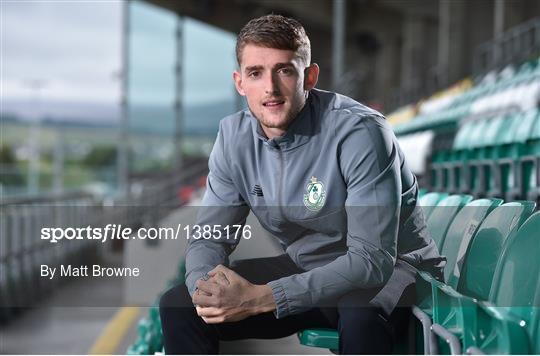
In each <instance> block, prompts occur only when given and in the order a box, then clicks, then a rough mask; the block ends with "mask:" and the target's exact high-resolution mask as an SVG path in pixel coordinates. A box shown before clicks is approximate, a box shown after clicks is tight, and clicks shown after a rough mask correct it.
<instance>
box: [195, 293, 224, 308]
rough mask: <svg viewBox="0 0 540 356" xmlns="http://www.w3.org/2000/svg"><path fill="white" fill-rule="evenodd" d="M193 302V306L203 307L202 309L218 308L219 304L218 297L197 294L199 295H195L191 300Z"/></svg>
mask: <svg viewBox="0 0 540 356" xmlns="http://www.w3.org/2000/svg"><path fill="white" fill-rule="evenodd" d="M191 301H192V302H193V304H195V305H198V306H202V307H216V306H218V304H219V302H218V300H217V298H216V297H214V296H207V295H202V294H197V293H195V294H194V295H193V298H192V299H191Z"/></svg>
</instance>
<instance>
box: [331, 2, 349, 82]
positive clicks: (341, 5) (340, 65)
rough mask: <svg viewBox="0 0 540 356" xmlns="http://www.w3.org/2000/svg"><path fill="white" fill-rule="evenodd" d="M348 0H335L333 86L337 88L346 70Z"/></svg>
mask: <svg viewBox="0 0 540 356" xmlns="http://www.w3.org/2000/svg"><path fill="white" fill-rule="evenodd" d="M346 5H347V2H346V0H334V3H333V31H332V88H333V89H334V90H337V89H338V87H339V81H340V79H341V77H342V76H343V72H344V67H345V65H344V62H345V61H344V58H345V8H346Z"/></svg>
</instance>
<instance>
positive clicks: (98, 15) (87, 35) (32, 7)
mask: <svg viewBox="0 0 540 356" xmlns="http://www.w3.org/2000/svg"><path fill="white" fill-rule="evenodd" d="M0 6H1V8H2V18H1V27H2V34H1V37H2V48H1V55H2V84H3V88H2V89H3V93H2V94H3V97H4V98H6V99H8V98H24V97H28V96H34V95H36V94H35V90H33V89H31V88H30V85H29V83H30V82H35V81H41V82H42V83H43V88H42V89H41V97H42V99H43V100H45V99H61V100H74V101H84V102H103V103H115V102H118V98H119V85H120V84H119V80H118V74H119V72H120V68H121V62H120V58H121V57H120V44H121V36H120V34H121V32H120V26H121V3H120V2H119V1H54V2H53V1H5V0H4V1H2V2H1V5H0Z"/></svg>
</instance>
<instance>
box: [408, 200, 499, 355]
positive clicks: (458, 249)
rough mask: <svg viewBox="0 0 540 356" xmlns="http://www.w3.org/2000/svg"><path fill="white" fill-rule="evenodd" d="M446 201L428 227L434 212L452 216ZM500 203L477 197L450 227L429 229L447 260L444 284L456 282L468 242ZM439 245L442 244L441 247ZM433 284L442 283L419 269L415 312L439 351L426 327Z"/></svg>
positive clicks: (426, 340)
mask: <svg viewBox="0 0 540 356" xmlns="http://www.w3.org/2000/svg"><path fill="white" fill-rule="evenodd" d="M451 197H455V196H451ZM451 197H449V198H451ZM458 197H459V196H458ZM449 198H446V199H445V200H448V199H449ZM445 200H443V201H442V202H441V204H439V205H438V206H437V209H435V211H434V212H433V213H432V214H431V217H430V219H429V220H428V228H430V226H433V225H430V224H433V223H434V222H436V220H434V219H435V218H438V216H437V215H435V214H440V215H441V216H443V215H451V212H450V211H448V209H449V208H448V207H445V206H444V205H442V203H444V202H445ZM501 204H502V200H501V199H478V200H474V201H472V202H470V203H468V204H467V205H465V206H464V207H463V208H461V209H460V210H459V211H458V212H457V214H455V217H454V218H453V219H452V220H451V223H450V225H449V227H448V230H447V231H446V232H445V233H440V229H439V230H432V229H433V228H432V227H431V228H430V232H431V233H432V237H434V239H435V238H437V240H435V241H436V243H437V246H439V248H440V250H441V255H443V256H445V257H446V260H447V262H446V266H445V269H444V283H448V282H450V283H454V284H456V283H455V281H454V277H453V276H454V273H455V270H456V268H457V269H459V268H460V263H461V260H462V258H463V256H464V254H465V252H466V251H467V248H468V245H469V243H470V241H471V239H472V237H473V236H474V234H475V232H476V230H477V229H478V226H479V225H480V224H481V223H482V221H483V220H484V218H485V217H486V216H487V215H488V214H489V213H490V212H491V211H492V210H493V209H495V208H496V207H497V206H499V205H501ZM444 223H445V221H442V224H443V225H444ZM437 228H440V226H437ZM440 246H442V248H441V247H440ZM432 285H439V281H437V280H436V279H435V278H434V277H433V276H431V275H430V274H429V273H427V272H418V277H417V283H416V292H417V305H416V306H415V307H413V313H414V315H415V316H417V317H418V318H419V320H420V322H421V323H422V324H423V326H424V328H423V337H424V344H425V345H426V344H429V350H430V352H433V351H435V350H437V348H436V345H435V340H434V338H433V336H432V335H431V333H430V332H429V331H428V330H429V329H428V328H426V322H429V321H428V318H429V317H430V316H431V314H432V306H433V295H432V288H433V287H432Z"/></svg>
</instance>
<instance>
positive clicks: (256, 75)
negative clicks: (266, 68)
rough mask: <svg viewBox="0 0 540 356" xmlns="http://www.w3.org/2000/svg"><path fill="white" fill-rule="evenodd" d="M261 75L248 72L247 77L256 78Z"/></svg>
mask: <svg viewBox="0 0 540 356" xmlns="http://www.w3.org/2000/svg"><path fill="white" fill-rule="evenodd" d="M260 75H261V73H260V72H249V74H248V76H249V77H250V78H258V77H259V76H260Z"/></svg>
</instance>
